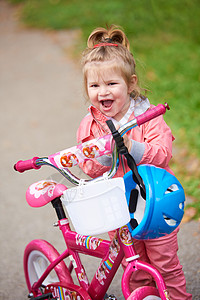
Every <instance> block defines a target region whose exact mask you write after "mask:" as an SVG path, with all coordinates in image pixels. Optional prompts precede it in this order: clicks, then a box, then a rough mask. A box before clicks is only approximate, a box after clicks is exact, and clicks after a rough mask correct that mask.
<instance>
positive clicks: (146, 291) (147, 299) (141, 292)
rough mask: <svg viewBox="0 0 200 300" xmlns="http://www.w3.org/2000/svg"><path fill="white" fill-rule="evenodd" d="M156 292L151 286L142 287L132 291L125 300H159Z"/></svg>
mask: <svg viewBox="0 0 200 300" xmlns="http://www.w3.org/2000/svg"><path fill="white" fill-rule="evenodd" d="M160 299H161V298H160V296H159V293H158V290H157V289H156V288H155V287H152V286H142V287H139V288H137V289H136V290H134V291H133V292H132V293H131V294H130V296H129V297H128V299H127V300H160Z"/></svg>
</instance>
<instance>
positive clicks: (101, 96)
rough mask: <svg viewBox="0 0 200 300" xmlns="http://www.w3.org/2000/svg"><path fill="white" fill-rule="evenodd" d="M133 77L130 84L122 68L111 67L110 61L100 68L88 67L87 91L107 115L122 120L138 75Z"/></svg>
mask: <svg viewBox="0 0 200 300" xmlns="http://www.w3.org/2000/svg"><path fill="white" fill-rule="evenodd" d="M132 77H133V78H132V80H131V83H130V86H128V85H127V83H126V82H125V80H124V78H123V77H122V75H121V72H120V70H114V69H113V68H111V67H110V68H109V63H108V62H103V63H101V66H98V69H97V68H88V71H87V92H88V96H89V99H90V101H91V103H92V105H94V106H95V107H96V108H97V109H99V110H100V111H101V112H102V113H103V114H104V115H106V116H107V117H112V118H114V119H115V120H117V121H120V120H121V118H122V117H123V116H124V115H125V114H126V112H127V110H128V108H129V105H130V93H131V92H132V90H133V89H134V86H135V84H136V82H137V78H136V76H135V75H133V76H132Z"/></svg>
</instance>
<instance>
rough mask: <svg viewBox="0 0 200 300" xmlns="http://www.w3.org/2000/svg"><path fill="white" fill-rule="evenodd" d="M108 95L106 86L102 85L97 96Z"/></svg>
mask: <svg viewBox="0 0 200 300" xmlns="http://www.w3.org/2000/svg"><path fill="white" fill-rule="evenodd" d="M109 93H110V92H109V89H108V86H106V85H103V86H101V87H100V89H99V93H98V94H99V96H107V95H108V94H109Z"/></svg>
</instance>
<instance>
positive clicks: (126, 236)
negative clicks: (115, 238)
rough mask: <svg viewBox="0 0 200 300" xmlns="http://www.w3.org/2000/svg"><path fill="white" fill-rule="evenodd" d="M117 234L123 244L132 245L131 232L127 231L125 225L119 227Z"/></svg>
mask: <svg viewBox="0 0 200 300" xmlns="http://www.w3.org/2000/svg"><path fill="white" fill-rule="evenodd" d="M119 235H120V237H121V241H122V243H123V244H124V245H126V246H131V245H133V241H132V238H131V234H130V231H129V229H128V226H127V225H125V226H123V227H121V228H120V230H119Z"/></svg>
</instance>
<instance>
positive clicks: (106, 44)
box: [93, 43, 118, 48]
mask: <svg viewBox="0 0 200 300" xmlns="http://www.w3.org/2000/svg"><path fill="white" fill-rule="evenodd" d="M101 46H114V47H118V44H113V43H99V44H96V45H94V47H93V48H98V47H101Z"/></svg>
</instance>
